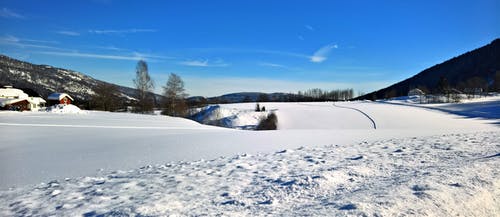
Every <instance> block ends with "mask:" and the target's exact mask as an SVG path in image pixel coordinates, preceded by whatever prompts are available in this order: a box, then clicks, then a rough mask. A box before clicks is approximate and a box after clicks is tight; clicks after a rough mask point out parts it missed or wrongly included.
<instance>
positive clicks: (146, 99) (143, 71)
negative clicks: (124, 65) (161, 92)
mask: <svg viewBox="0 0 500 217" xmlns="http://www.w3.org/2000/svg"><path fill="white" fill-rule="evenodd" d="M134 84H135V87H136V88H137V90H138V91H139V94H138V96H137V98H138V99H137V106H136V109H135V110H136V112H139V113H150V112H152V111H153V106H154V103H153V94H152V93H151V92H152V91H153V88H154V83H153V80H152V79H151V77H150V76H149V72H148V65H147V63H146V62H145V61H144V60H139V62H138V63H137V67H136V71H135V79H134Z"/></svg>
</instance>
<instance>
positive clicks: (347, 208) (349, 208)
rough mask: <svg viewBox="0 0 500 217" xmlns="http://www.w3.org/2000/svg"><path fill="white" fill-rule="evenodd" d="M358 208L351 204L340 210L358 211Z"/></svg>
mask: <svg viewBox="0 0 500 217" xmlns="http://www.w3.org/2000/svg"><path fill="white" fill-rule="evenodd" d="M357 208H358V207H357V206H356V205H354V204H352V203H349V204H346V205H343V206H341V207H339V210H354V209H357Z"/></svg>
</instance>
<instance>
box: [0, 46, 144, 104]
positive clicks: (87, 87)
mask: <svg viewBox="0 0 500 217" xmlns="http://www.w3.org/2000/svg"><path fill="white" fill-rule="evenodd" d="M131 79H132V78H131ZM105 83H106V84H109V83H107V82H104V81H100V80H97V79H95V78H92V77H90V76H88V75H85V74H82V73H80V72H76V71H73V70H68V69H62V68H57V67H52V66H48V65H36V64H32V63H29V62H25V61H21V60H17V59H14V58H11V57H8V56H5V55H0V85H2V86H3V85H12V86H14V87H15V88H20V89H27V90H29V89H31V90H33V91H35V92H36V93H38V94H39V95H40V96H42V97H44V98H46V97H47V96H48V95H49V94H50V93H53V92H65V93H68V94H70V95H71V96H72V97H74V98H75V100H76V101H79V102H86V101H89V100H90V99H91V97H92V96H93V95H94V94H95V92H94V88H95V87H96V86H97V85H99V84H105ZM111 85H114V86H116V87H117V89H118V91H119V92H120V93H121V98H122V99H124V100H130V99H132V98H135V97H136V95H137V90H135V89H133V88H129V87H124V86H119V85H115V84H111Z"/></svg>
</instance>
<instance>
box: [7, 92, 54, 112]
mask: <svg viewBox="0 0 500 217" xmlns="http://www.w3.org/2000/svg"><path fill="white" fill-rule="evenodd" d="M45 103H46V101H45V100H44V99H42V98H41V97H30V96H28V94H26V93H24V91H22V90H20V89H17V88H13V87H12V86H5V87H3V88H0V109H2V110H14V111H29V110H35V109H38V108H40V107H43V106H45Z"/></svg>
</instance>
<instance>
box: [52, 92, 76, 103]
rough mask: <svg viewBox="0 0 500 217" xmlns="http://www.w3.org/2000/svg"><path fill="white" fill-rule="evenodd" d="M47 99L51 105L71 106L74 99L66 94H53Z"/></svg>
mask: <svg viewBox="0 0 500 217" xmlns="http://www.w3.org/2000/svg"><path fill="white" fill-rule="evenodd" d="M47 99H48V100H49V104H51V105H57V104H71V102H73V98H72V97H71V96H69V95H68V94H66V93H52V94H50V95H49V97H47Z"/></svg>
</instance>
